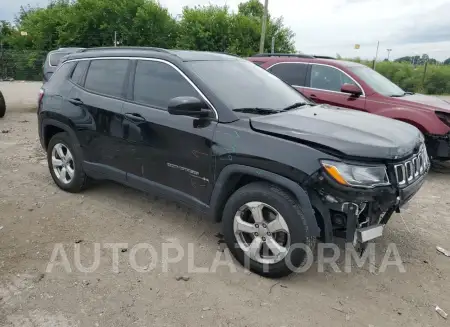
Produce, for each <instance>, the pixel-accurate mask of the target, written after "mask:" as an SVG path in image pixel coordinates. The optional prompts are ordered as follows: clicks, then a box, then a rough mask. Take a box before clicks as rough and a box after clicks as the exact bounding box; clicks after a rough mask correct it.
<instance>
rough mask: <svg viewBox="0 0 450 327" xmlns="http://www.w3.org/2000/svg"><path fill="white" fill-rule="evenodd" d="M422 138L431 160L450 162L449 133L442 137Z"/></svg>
mask: <svg viewBox="0 0 450 327" xmlns="http://www.w3.org/2000/svg"><path fill="white" fill-rule="evenodd" d="M424 136H425V144H426V145H427V149H428V154H429V155H430V157H431V158H433V159H437V160H443V161H444V160H450V133H448V134H444V135H434V134H425V135H424Z"/></svg>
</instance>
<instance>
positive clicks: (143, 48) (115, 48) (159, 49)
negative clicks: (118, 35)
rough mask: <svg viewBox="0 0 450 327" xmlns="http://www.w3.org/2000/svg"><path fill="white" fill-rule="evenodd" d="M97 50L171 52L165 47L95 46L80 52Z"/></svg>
mask: <svg viewBox="0 0 450 327" xmlns="http://www.w3.org/2000/svg"><path fill="white" fill-rule="evenodd" d="M97 50H152V51H159V52H167V53H170V51H169V50H167V49H163V48H155V47H131V46H130V47H124V46H121V47H94V48H85V49H83V50H81V51H80V52H87V51H97Z"/></svg>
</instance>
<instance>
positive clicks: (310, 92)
mask: <svg viewBox="0 0 450 327" xmlns="http://www.w3.org/2000/svg"><path fill="white" fill-rule="evenodd" d="M343 84H354V85H356V86H358V87H360V86H359V85H358V84H357V83H356V82H355V81H354V80H353V79H352V78H351V77H350V76H349V75H347V74H345V73H344V72H342V71H341V70H338V69H337V68H335V67H332V66H327V65H322V64H311V71H310V74H309V80H308V81H307V87H304V88H303V89H302V92H303V93H304V94H305V95H306V96H307V97H308V98H310V99H311V100H313V101H314V102H316V103H326V104H329V105H332V106H336V107H344V108H350V109H356V110H361V111H366V98H365V96H364V94H363V95H361V96H358V97H355V96H352V95H350V94H348V93H343V92H341V87H342V85H343Z"/></svg>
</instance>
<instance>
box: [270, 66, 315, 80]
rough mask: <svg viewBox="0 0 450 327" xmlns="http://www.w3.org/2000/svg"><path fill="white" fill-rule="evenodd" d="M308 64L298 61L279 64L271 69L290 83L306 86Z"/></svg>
mask: <svg viewBox="0 0 450 327" xmlns="http://www.w3.org/2000/svg"><path fill="white" fill-rule="evenodd" d="M307 70H308V65H305V64H297V63H289V64H288V63H285V64H277V65H275V66H273V67H272V68H270V69H269V71H270V72H271V73H272V74H274V75H275V76H277V77H278V78H280V79H282V80H283V81H285V82H286V83H288V84H290V85H298V86H305V79H306V71H307Z"/></svg>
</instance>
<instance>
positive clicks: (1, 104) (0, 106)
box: [0, 92, 6, 118]
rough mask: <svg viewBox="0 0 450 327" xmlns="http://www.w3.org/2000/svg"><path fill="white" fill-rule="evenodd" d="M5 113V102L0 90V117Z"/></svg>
mask: <svg viewBox="0 0 450 327" xmlns="http://www.w3.org/2000/svg"><path fill="white" fill-rule="evenodd" d="M5 113H6V102H5V98H4V97H3V94H2V92H0V118H2V117H3V116H5Z"/></svg>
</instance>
